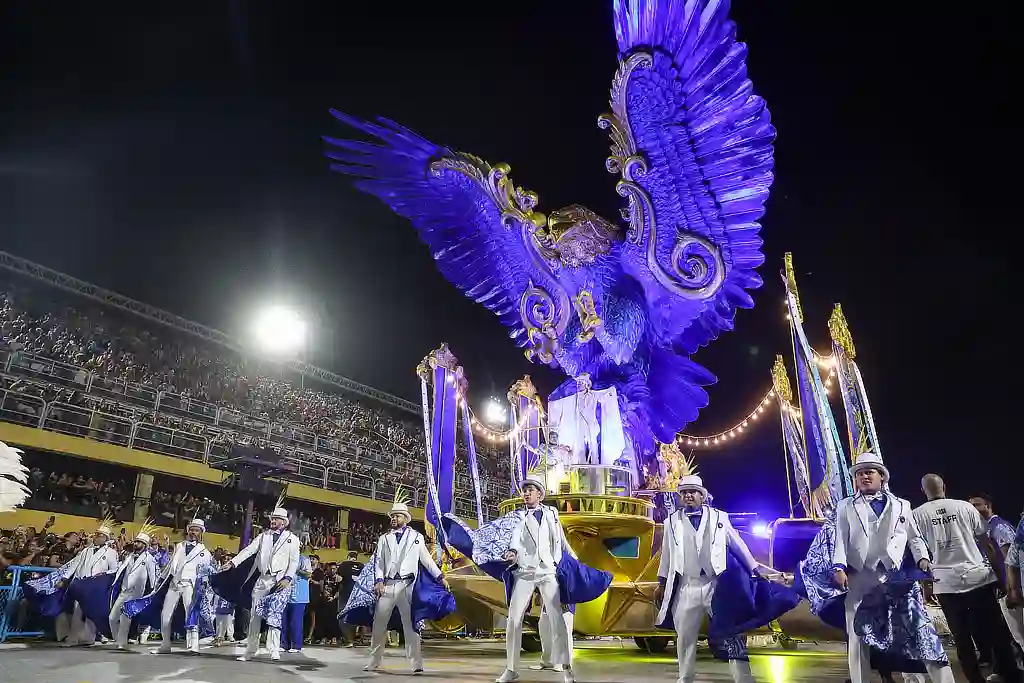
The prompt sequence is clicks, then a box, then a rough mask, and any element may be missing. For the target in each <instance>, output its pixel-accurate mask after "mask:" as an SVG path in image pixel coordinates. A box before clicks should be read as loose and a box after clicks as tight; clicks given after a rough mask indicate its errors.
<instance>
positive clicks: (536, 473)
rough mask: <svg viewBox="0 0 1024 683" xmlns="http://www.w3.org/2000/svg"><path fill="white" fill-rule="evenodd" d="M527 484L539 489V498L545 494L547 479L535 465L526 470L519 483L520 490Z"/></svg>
mask: <svg viewBox="0 0 1024 683" xmlns="http://www.w3.org/2000/svg"><path fill="white" fill-rule="evenodd" d="M527 484H530V485H532V486H536V487H537V488H538V489H540V494H541V496H543V495H544V494H545V493H547V491H548V484H547V478H546V477H545V476H544V470H543V469H541V467H540V465H536V466H534V467H531V468H530V469H529V470H527V472H526V475H525V476H524V477H523V478H522V479H521V480H520V481H519V488H520V489H522V488H523V487H524V486H526V485H527Z"/></svg>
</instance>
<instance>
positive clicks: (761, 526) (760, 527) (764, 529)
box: [750, 522, 769, 538]
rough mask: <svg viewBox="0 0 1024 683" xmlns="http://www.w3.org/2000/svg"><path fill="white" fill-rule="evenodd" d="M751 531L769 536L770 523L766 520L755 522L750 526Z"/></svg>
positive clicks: (763, 536) (756, 534) (762, 535)
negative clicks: (766, 522)
mask: <svg viewBox="0 0 1024 683" xmlns="http://www.w3.org/2000/svg"><path fill="white" fill-rule="evenodd" d="M750 533H752V534H754V535H755V536H760V537H761V538H768V535H769V534H768V525H767V524H765V523H764V522H754V524H753V525H752V526H751V527H750Z"/></svg>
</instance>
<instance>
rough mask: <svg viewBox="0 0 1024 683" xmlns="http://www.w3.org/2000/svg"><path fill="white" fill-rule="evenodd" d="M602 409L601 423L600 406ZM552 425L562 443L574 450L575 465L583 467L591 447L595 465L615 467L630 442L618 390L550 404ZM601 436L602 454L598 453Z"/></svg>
mask: <svg viewBox="0 0 1024 683" xmlns="http://www.w3.org/2000/svg"><path fill="white" fill-rule="evenodd" d="M598 405H600V406H601V421H600V422H598V419H597V406H598ZM548 424H549V425H550V427H551V429H553V430H554V431H556V432H558V442H559V443H560V444H563V445H565V446H568V447H569V448H571V449H572V453H573V458H572V461H573V462H574V463H582V462H585V460H584V452H585V450H586V446H587V445H588V444H589V445H590V449H591V455H590V459H591V461H592V462H593V463H594V464H603V465H611V464H613V463H615V461H616V460H618V459H619V458H620V457H622V451H623V450H624V449H625V448H626V439H625V436H624V434H623V432H622V417H621V416H620V415H619V402H618V399H617V398H616V393H615V389H614V388H609V389H601V390H599V391H595V390H593V389H591V390H590V391H588V392H583V393H575V394H573V395H572V396H566V397H565V398H560V399H557V400H555V401H551V402H550V403H548ZM598 435H600V437H601V438H600V443H601V452H600V453H597V452H596V451H597V444H598Z"/></svg>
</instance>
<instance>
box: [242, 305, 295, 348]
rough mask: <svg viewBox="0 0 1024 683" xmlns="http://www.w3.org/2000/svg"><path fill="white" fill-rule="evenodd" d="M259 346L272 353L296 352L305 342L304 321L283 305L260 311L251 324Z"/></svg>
mask: <svg viewBox="0 0 1024 683" xmlns="http://www.w3.org/2000/svg"><path fill="white" fill-rule="evenodd" d="M253 333H254V336H255V338H256V343H257V344H258V345H259V347H260V348H261V349H262V350H264V351H266V352H268V353H274V354H288V353H297V352H299V351H301V350H302V348H303V346H305V344H306V323H305V321H304V320H303V319H302V318H301V317H299V314H298V313H296V312H295V311H293V310H290V309H288V308H285V307H283V306H272V307H270V308H267V309H265V310H263V311H261V312H260V314H259V315H258V316H257V317H256V321H255V324H254V325H253Z"/></svg>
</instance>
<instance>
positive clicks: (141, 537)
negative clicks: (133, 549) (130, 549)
mask: <svg viewBox="0 0 1024 683" xmlns="http://www.w3.org/2000/svg"><path fill="white" fill-rule="evenodd" d="M135 540H136V541H140V542H141V543H145V544H147V545H149V534H143V533H139V534H136V535H135Z"/></svg>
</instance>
